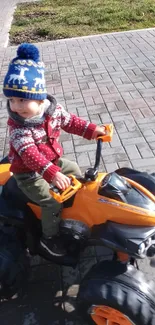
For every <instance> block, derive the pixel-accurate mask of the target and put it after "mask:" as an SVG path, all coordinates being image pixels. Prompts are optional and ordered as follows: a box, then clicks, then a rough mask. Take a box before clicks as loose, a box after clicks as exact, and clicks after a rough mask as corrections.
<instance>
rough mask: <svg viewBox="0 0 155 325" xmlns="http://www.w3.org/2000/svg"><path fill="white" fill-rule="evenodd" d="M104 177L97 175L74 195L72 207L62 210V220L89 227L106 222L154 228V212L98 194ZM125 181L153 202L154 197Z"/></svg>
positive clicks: (103, 175)
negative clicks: (75, 221)
mask: <svg viewBox="0 0 155 325" xmlns="http://www.w3.org/2000/svg"><path fill="white" fill-rule="evenodd" d="M106 175H107V174H106V173H99V174H98V177H97V179H96V180H95V181H94V182H88V183H86V184H84V185H83V186H82V188H81V189H79V190H78V192H77V193H76V196H75V198H74V202H73V205H72V206H71V207H69V208H64V209H63V211H62V218H64V219H68V218H71V219H75V220H79V221H83V222H85V223H86V224H87V225H88V226H89V227H92V226H93V225H97V224H102V223H105V222H106V221H107V220H111V221H114V222H117V223H121V224H127V225H135V226H136V225H137V226H155V211H149V210H146V209H143V208H140V207H136V206H133V205H129V204H126V203H123V202H120V201H119V202H118V201H116V200H113V199H109V198H107V197H104V196H102V195H99V194H98V190H99V186H100V182H101V181H102V179H103V178H104V177H105V176H106ZM126 179H127V178H126ZM127 180H128V182H129V183H130V184H131V185H134V186H135V187H137V188H138V189H140V190H141V191H142V192H143V193H144V194H145V195H147V196H148V197H149V198H150V199H152V201H153V202H155V196H154V195H153V194H151V193H150V192H149V191H148V190H146V189H145V188H144V187H142V186H141V185H139V184H137V183H135V182H134V181H131V180H130V179H127Z"/></svg>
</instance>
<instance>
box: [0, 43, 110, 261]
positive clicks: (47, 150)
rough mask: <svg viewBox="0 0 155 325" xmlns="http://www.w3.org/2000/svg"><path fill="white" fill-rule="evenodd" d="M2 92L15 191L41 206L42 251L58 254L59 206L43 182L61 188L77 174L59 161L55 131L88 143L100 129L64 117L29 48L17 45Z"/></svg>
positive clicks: (62, 252) (40, 64)
mask: <svg viewBox="0 0 155 325" xmlns="http://www.w3.org/2000/svg"><path fill="white" fill-rule="evenodd" d="M3 93H4V95H5V96H6V97H7V99H8V100H7V110H8V114H9V119H8V125H9V134H10V151H9V161H10V163H11V168H10V170H11V172H13V174H14V177H15V179H16V181H17V184H18V186H19V188H20V189H21V190H22V191H23V192H24V193H25V194H26V196H27V197H28V198H29V199H31V200H32V201H34V202H36V203H37V204H39V205H40V206H41V208H42V219H41V221H42V230H43V235H42V238H41V240H40V245H41V246H42V249H44V250H45V251H47V252H48V253H50V254H51V255H55V256H64V255H65V254H66V251H65V249H64V246H63V242H62V239H61V237H60V236H59V221H60V210H61V205H60V204H59V203H58V202H56V201H55V200H54V199H53V198H52V197H51V195H50V194H49V184H50V183H52V184H54V185H56V186H57V187H58V188H59V189H62V190H65V189H66V188H67V187H68V186H69V185H70V179H69V177H67V175H69V174H74V175H80V174H81V172H80V169H79V167H78V165H77V164H76V163H74V162H71V161H69V160H67V159H64V158H61V157H62V154H63V150H62V147H61V145H60V144H59V142H58V139H59V135H60V130H61V129H63V130H65V131H66V132H68V133H71V134H77V135H80V136H82V137H84V138H86V139H88V140H89V139H96V138H97V136H98V135H104V134H105V133H104V130H105V129H104V127H103V126H102V127H100V126H96V125H95V124H93V123H89V122H86V121H85V120H83V119H81V118H79V117H77V116H75V115H73V114H70V113H68V112H67V111H66V110H65V109H64V108H63V107H62V106H61V105H60V104H58V103H57V102H56V100H55V98H54V97H53V96H50V95H47V92H46V87H45V78H44V63H43V62H40V61H39V51H38V48H37V47H36V46H34V45H32V44H27V43H23V44H21V45H20V46H19V48H18V50H17V57H15V58H14V59H13V60H12V61H11V62H10V65H9V67H8V72H7V74H6V76H5V78H4V84H3Z"/></svg>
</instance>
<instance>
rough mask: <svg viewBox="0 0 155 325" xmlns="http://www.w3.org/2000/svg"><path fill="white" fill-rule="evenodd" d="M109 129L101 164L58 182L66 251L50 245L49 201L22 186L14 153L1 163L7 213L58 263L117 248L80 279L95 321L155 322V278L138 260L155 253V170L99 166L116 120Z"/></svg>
mask: <svg viewBox="0 0 155 325" xmlns="http://www.w3.org/2000/svg"><path fill="white" fill-rule="evenodd" d="M106 131H107V134H106V135H105V136H103V137H101V138H98V141H97V150H96V161H95V165H94V167H93V168H89V169H88V170H86V172H85V176H84V177H78V178H76V177H75V176H72V175H71V186H70V187H69V188H68V189H67V190H65V191H64V192H61V191H59V190H58V189H57V188H54V187H52V186H51V189H50V191H51V194H52V195H53V196H54V197H55V199H56V200H58V201H59V202H62V203H63V211H62V221H61V223H60V232H61V235H62V236H63V238H64V243H65V246H66V249H67V252H68V254H67V256H65V258H60V257H59V258H58V257H52V258H51V256H50V255H49V256H48V255H45V253H43V252H42V250H41V247H40V245H39V240H40V236H41V234H42V229H41V223H40V215H41V209H40V207H39V206H37V205H36V204H35V203H34V202H30V201H28V199H27V197H25V195H24V194H23V193H22V192H21V191H20V189H19V188H18V187H17V184H16V181H15V179H14V177H13V176H12V175H11V173H10V171H9V168H10V165H9V163H8V161H7V158H5V159H3V160H2V161H1V165H0V191H1V195H0V221H1V222H2V224H3V225H4V226H5V227H6V228H7V227H12V226H13V227H14V228H15V229H16V230H17V233H18V240H19V239H20V243H21V244H22V247H23V251H27V250H28V251H29V253H30V254H31V255H35V254H39V255H41V256H44V258H47V259H49V260H51V261H53V262H55V263H58V264H64V265H70V266H75V265H76V264H77V262H78V256H79V253H80V251H81V250H82V249H84V248H85V247H86V246H92V245H93V246H103V247H109V248H111V249H112V250H113V252H114V254H113V260H112V261H109V260H107V261H102V262H100V263H98V264H97V265H95V266H93V268H92V269H91V270H90V271H89V272H88V274H87V275H86V276H85V277H84V279H83V281H82V283H81V284H80V289H79V293H78V297H77V305H78V309H79V312H80V313H81V315H82V316H83V317H84V318H85V319H86V320H87V322H88V324H97V325H155V284H154V283H153V281H151V282H148V281H147V280H146V278H145V276H144V274H143V273H142V272H140V271H139V270H138V269H137V263H136V260H137V259H142V258H146V257H147V256H149V258H150V259H153V258H154V255H155V178H154V176H153V175H148V174H147V173H141V172H139V171H135V170H132V169H129V168H122V169H118V170H116V171H115V172H112V173H99V172H98V166H99V162H100V156H101V148H102V142H105V141H111V139H112V133H113V126H112V125H107V126H106ZM152 261H154V260H152ZM3 279H4V278H2V279H1V278H0V281H1V283H2V286H3V288H6V287H7V284H6V282H5V280H4V281H3Z"/></svg>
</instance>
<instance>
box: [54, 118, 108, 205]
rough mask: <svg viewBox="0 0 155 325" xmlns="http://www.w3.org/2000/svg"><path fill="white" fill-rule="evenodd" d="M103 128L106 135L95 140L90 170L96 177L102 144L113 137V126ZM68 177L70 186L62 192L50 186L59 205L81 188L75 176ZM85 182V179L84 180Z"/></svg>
mask: <svg viewBox="0 0 155 325" xmlns="http://www.w3.org/2000/svg"><path fill="white" fill-rule="evenodd" d="M104 127H105V133H106V134H105V135H102V136H99V137H98V138H97V149H96V159H95V164H94V167H93V168H91V170H92V171H94V173H95V174H96V175H97V173H98V167H99V163H100V158H101V150H102V142H111V141H112V136H113V124H107V125H104ZM68 177H70V178H71V185H70V186H69V187H68V188H67V189H66V190H65V191H62V190H60V189H58V188H57V187H54V186H52V185H51V186H50V193H51V195H52V197H53V198H54V199H55V200H56V201H58V202H59V203H62V202H64V201H66V200H68V199H69V198H70V197H72V196H73V195H74V194H75V193H76V192H77V191H78V190H79V189H80V188H81V187H82V183H81V182H80V181H79V180H78V179H77V178H76V177H75V176H73V175H69V176H68ZM85 180H87V179H86V178H85Z"/></svg>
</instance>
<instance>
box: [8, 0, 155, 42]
mask: <svg viewBox="0 0 155 325" xmlns="http://www.w3.org/2000/svg"><path fill="white" fill-rule="evenodd" d="M154 26H155V1H154V0H42V1H39V2H34V3H29V4H26V3H25V4H20V5H18V7H17V9H16V11H15V14H14V19H13V23H12V27H11V30H10V43H11V44H19V43H21V42H39V41H44V40H54V39H61V38H68V37H75V36H84V35H90V34H99V33H107V32H113V31H123V30H132V29H141V28H148V27H154Z"/></svg>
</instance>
